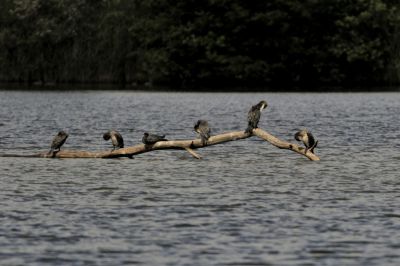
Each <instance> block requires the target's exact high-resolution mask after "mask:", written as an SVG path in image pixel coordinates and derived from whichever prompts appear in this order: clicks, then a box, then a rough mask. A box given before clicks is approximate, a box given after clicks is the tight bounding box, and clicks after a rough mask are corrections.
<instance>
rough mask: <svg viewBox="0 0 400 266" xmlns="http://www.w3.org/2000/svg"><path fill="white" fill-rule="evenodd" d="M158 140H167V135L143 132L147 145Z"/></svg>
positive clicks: (143, 140)
mask: <svg viewBox="0 0 400 266" xmlns="http://www.w3.org/2000/svg"><path fill="white" fill-rule="evenodd" d="M158 141H167V139H166V138H165V135H155V134H150V133H147V132H145V133H144V134H143V138H142V142H143V143H144V144H146V145H152V144H154V143H156V142H158Z"/></svg>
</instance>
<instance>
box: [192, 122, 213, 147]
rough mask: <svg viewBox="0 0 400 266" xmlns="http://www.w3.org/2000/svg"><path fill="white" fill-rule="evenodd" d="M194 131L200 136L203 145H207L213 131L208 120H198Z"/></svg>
mask: <svg viewBox="0 0 400 266" xmlns="http://www.w3.org/2000/svg"><path fill="white" fill-rule="evenodd" d="M194 131H196V132H197V133H199V134H200V138H201V143H202V144H203V146H204V145H207V140H208V139H209V138H210V132H211V129H210V127H209V126H208V122H207V121H206V120H198V121H197V123H196V124H195V125H194Z"/></svg>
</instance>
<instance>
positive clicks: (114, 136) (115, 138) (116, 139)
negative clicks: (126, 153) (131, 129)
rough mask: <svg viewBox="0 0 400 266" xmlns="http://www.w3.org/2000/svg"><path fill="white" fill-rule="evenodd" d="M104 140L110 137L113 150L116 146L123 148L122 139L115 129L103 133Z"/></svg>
mask: <svg viewBox="0 0 400 266" xmlns="http://www.w3.org/2000/svg"><path fill="white" fill-rule="evenodd" d="M103 139H104V140H109V139H111V143H112V145H113V150H115V149H116V148H119V149H120V148H123V147H124V139H123V138H122V136H121V134H119V132H118V131H116V130H110V131H108V132H107V133H104V135H103Z"/></svg>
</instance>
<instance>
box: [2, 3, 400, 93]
mask: <svg viewBox="0 0 400 266" xmlns="http://www.w3.org/2000/svg"><path fill="white" fill-rule="evenodd" d="M399 8H400V2H398V1H396V0H304V1H299V0H268V1H248V0H246V1H245V0H173V1H172V0H146V1H139V0H0V47H1V49H0V81H3V82H21V83H27V84H32V83H37V82H39V83H72V82H73V83H118V84H121V85H132V84H137V85H142V84H150V85H166V86H175V87H191V86H206V87H213V86H226V87H229V86H246V87H262V86H280V87H306V86H308V87H319V86H366V85H372V86H374V85H395V84H398V83H399V81H400V34H399V27H400V23H399V22H400V10H399Z"/></svg>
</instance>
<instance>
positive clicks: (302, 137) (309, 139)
mask: <svg viewBox="0 0 400 266" xmlns="http://www.w3.org/2000/svg"><path fill="white" fill-rule="evenodd" d="M294 138H295V139H296V140H297V141H302V142H303V143H304V146H306V149H305V151H304V153H307V151H308V150H310V151H311V152H312V153H314V148H315V147H317V144H318V141H316V140H315V138H314V136H313V135H312V134H311V132H309V131H308V130H306V129H303V130H300V131H299V132H297V133H296V134H294Z"/></svg>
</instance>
